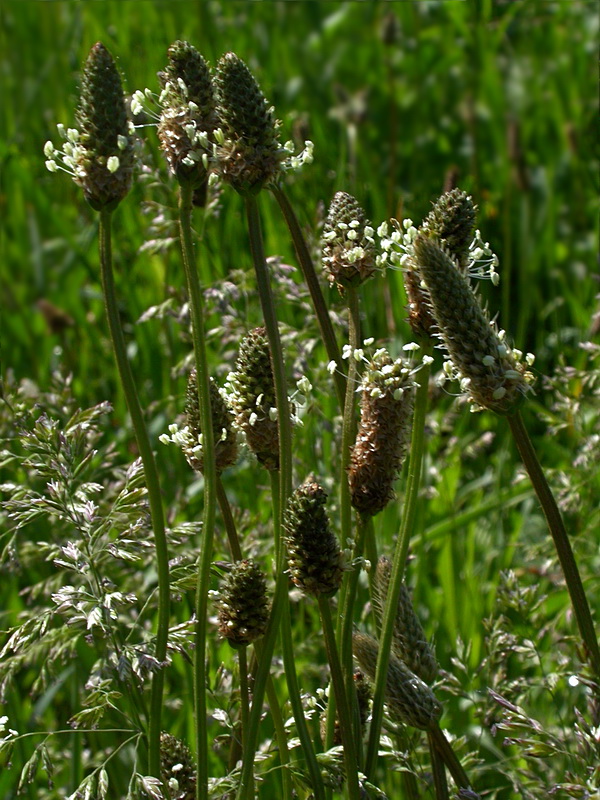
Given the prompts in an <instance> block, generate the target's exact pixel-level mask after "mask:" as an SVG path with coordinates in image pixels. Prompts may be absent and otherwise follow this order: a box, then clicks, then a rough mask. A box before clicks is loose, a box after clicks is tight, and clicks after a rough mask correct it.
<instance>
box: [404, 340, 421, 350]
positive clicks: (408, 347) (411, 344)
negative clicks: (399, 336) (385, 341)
mask: <svg viewBox="0 0 600 800" xmlns="http://www.w3.org/2000/svg"><path fill="white" fill-rule="evenodd" d="M402 349H403V350H406V351H407V352H408V351H410V350H419V349H420V345H418V344H417V343H416V342H408V344H405V345H403V347H402Z"/></svg>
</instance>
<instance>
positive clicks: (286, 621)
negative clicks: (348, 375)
mask: <svg viewBox="0 0 600 800" xmlns="http://www.w3.org/2000/svg"><path fill="white" fill-rule="evenodd" d="M280 479H281V476H280V473H278V472H271V487H272V494H273V511H274V512H275V511H276V509H277V507H278V504H279V502H280V496H281V492H280ZM274 516H275V517H276V514H275V513H274ZM277 540H279V547H280V551H281V560H282V561H283V560H284V549H285V548H284V543H283V540H282V538H281V533H279V535H278V536H276V537H275V541H277ZM280 569H281V570H282V571H283V564H281V567H280ZM282 614H283V616H282V620H281V644H282V649H283V666H284V670H285V679H286V682H287V687H288V694H289V700H290V705H291V707H292V714H293V716H294V722H295V723H296V731H297V733H298V738H299V739H300V744H301V745H302V752H303V754H304V758H305V759H306V763H307V766H308V770H309V773H310V775H311V777H312V779H313V782H315V781H316V780H317V778H316V776H317V775H318V776H319V778H320V777H321V772H320V770H319V765H318V763H317V757H316V755H315V750H314V747H313V743H312V739H311V738H310V733H309V730H308V726H307V724H306V718H305V716H304V707H303V706H302V697H301V695H300V687H299V686H298V676H297V674H296V662H295V659H294V646H293V642H292V623H291V616H290V602H289V595H287V594H286V596H285V598H284V599H283V610H282Z"/></svg>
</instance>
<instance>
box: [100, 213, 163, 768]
mask: <svg viewBox="0 0 600 800" xmlns="http://www.w3.org/2000/svg"><path fill="white" fill-rule="evenodd" d="M111 222H112V212H110V211H107V210H106V209H102V210H101V211H100V228H99V239H100V268H101V273H102V289H103V292H104V306H105V309H106V316H107V319H108V327H109V330H110V338H111V341H112V346H113V351H114V354H115V360H116V362H117V368H118V371H119V378H120V380H121V385H122V386H123V392H124V394H125V399H126V401H127V408H128V409H129V415H130V416H131V422H132V425H133V430H134V433H135V438H136V442H137V446H138V450H139V453H140V458H141V460H142V465H143V467H144V476H145V478H146V486H147V489H148V503H149V505H150V518H151V521H152V532H153V534H154V548H155V552H156V572H157V576H158V621H157V630H156V649H155V652H154V655H155V658H156V660H157V661H158V662H159V664H160V665H161V666H160V668H159V669H158V670H157V671H156V672H155V673H154V674H153V676H152V688H151V695H150V716H149V720H148V770H149V773H150V775H152V776H154V777H156V778H158V777H160V731H161V715H162V706H163V688H164V680H165V675H164V669H163V665H164V663H165V660H166V655H167V639H168V635H169V604H170V596H169V552H168V547H167V537H166V533H165V519H164V513H163V505H162V498H161V491H160V482H159V478H158V470H157V468H156V461H155V459H154V453H153V452H152V446H151V444H150V438H149V436H148V431H147V429H146V424H145V422H144V416H143V414H142V409H141V406H140V401H139V397H138V394H137V390H136V386H135V381H134V379H133V375H132V373H131V368H130V366H129V361H128V359H127V349H126V346H125V337H124V336H123V329H122V328H121V321H120V319H119V311H118V306H117V297H116V292H115V282H114V276H113V269H112V241H111Z"/></svg>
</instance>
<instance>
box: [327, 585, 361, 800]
mask: <svg viewBox="0 0 600 800" xmlns="http://www.w3.org/2000/svg"><path fill="white" fill-rule="evenodd" d="M317 600H318V602H319V611H320V613H321V622H322V624H323V636H324V638H325V648H326V650H327V660H328V661H329V669H330V671H331V683H332V684H333V691H334V693H335V698H336V703H337V709H338V717H339V720H340V732H341V735H342V745H343V750H344V764H345V766H346V778H347V781H348V796H349V797H350V800H358V798H359V797H360V789H359V786H358V764H357V759H356V748H355V746H354V742H355V740H354V736H353V725H352V715H351V712H350V708H351V706H349V705H348V697H347V694H346V689H345V687H344V675H343V673H342V665H341V663H340V658H339V655H338V651H337V645H336V641H335V632H334V630H333V620H332V618H331V607H330V605H329V600H328V599H327V598H326V597H323V595H318V597H317Z"/></svg>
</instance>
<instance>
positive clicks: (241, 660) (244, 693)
mask: <svg viewBox="0 0 600 800" xmlns="http://www.w3.org/2000/svg"><path fill="white" fill-rule="evenodd" d="M238 667H239V671H240V717H241V740H242V748H243V747H244V741H245V739H246V735H247V731H248V716H249V713H250V692H249V690H248V659H247V657H246V648H245V647H240V649H239V650H238ZM230 766H231V765H230ZM233 766H235V764H234V765H233ZM252 777H254V776H252ZM251 789H252V792H254V786H251Z"/></svg>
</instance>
